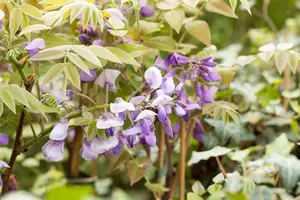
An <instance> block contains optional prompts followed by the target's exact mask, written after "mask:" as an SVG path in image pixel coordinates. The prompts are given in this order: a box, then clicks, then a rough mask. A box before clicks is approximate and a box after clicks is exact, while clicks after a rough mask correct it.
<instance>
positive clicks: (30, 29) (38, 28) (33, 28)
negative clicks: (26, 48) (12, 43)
mask: <svg viewBox="0 0 300 200" xmlns="http://www.w3.org/2000/svg"><path fill="white" fill-rule="evenodd" d="M20 21H21V20H20ZM49 29H51V27H49V26H46V25H44V24H33V25H30V26H28V27H26V28H24V29H23V30H22V31H21V32H20V33H19V35H18V36H19V37H20V36H21V35H24V34H26V33H31V32H36V31H42V30H49Z"/></svg>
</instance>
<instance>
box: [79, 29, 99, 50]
mask: <svg viewBox="0 0 300 200" xmlns="http://www.w3.org/2000/svg"><path fill="white" fill-rule="evenodd" d="M98 38H99V33H98V31H97V30H96V29H94V28H93V27H92V26H90V25H87V26H86V27H85V29H83V28H82V27H81V28H80V34H79V36H78V39H79V41H80V42H81V43H82V44H84V45H92V44H93V42H94V41H96V40H97V39H98Z"/></svg>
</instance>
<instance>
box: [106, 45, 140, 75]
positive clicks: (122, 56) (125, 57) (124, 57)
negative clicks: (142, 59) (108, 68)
mask: <svg viewBox="0 0 300 200" xmlns="http://www.w3.org/2000/svg"><path fill="white" fill-rule="evenodd" d="M106 48H107V49H108V50H109V51H111V52H112V53H113V54H114V55H115V56H117V57H118V58H119V60H120V61H121V62H122V63H125V64H130V65H132V66H133V67H134V69H135V71H137V70H138V68H140V67H141V65H140V64H139V63H138V62H137V61H136V60H135V59H134V58H133V57H132V56H131V55H130V54H129V53H127V52H126V51H124V50H122V49H120V48H117V47H106Z"/></svg>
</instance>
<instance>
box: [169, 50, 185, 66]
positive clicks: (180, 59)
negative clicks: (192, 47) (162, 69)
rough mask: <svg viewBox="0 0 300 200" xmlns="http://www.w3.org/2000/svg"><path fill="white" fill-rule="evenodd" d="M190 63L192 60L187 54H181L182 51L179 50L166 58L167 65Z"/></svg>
mask: <svg viewBox="0 0 300 200" xmlns="http://www.w3.org/2000/svg"><path fill="white" fill-rule="evenodd" d="M188 64H190V60H189V59H188V58H187V57H186V56H184V55H181V54H180V53H177V52H175V53H173V54H170V55H168V56H167V58H166V60H165V65H166V66H169V65H173V66H176V65H188Z"/></svg>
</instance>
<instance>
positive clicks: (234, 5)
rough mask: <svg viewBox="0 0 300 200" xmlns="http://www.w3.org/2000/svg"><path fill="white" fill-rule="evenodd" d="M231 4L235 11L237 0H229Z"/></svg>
mask: <svg viewBox="0 0 300 200" xmlns="http://www.w3.org/2000/svg"><path fill="white" fill-rule="evenodd" d="M229 3H230V6H231V8H232V10H233V11H235V8H236V5H237V0H229Z"/></svg>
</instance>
